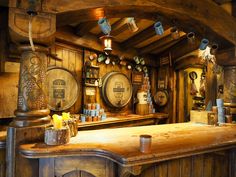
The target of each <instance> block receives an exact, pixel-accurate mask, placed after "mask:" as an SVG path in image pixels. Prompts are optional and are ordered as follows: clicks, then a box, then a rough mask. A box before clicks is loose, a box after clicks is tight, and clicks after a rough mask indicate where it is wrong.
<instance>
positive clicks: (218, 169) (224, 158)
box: [136, 150, 236, 177]
mask: <svg viewBox="0 0 236 177" xmlns="http://www.w3.org/2000/svg"><path fill="white" fill-rule="evenodd" d="M235 152H236V151H235V150H234V151H233V150H231V151H230V150H229V151H220V152H214V153H209V154H202V155H196V156H192V157H185V158H180V159H176V160H170V161H166V162H161V163H157V164H155V165H154V166H151V167H149V168H147V169H146V170H144V171H143V172H142V173H141V175H139V176H138V177H236V156H235V155H236V153H235ZM136 177H137V176H136Z"/></svg>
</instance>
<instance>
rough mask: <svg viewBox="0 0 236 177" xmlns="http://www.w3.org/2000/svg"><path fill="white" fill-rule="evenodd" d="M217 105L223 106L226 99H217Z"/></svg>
mask: <svg viewBox="0 0 236 177" xmlns="http://www.w3.org/2000/svg"><path fill="white" fill-rule="evenodd" d="M216 105H217V107H223V106H224V101H223V99H221V98H218V99H216Z"/></svg>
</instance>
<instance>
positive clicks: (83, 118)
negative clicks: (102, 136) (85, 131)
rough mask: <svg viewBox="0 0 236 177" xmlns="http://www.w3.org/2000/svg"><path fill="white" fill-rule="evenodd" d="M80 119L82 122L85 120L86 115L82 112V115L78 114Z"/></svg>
mask: <svg viewBox="0 0 236 177" xmlns="http://www.w3.org/2000/svg"><path fill="white" fill-rule="evenodd" d="M80 120H81V122H82V123H83V122H86V116H85V115H84V114H82V115H81V116H80Z"/></svg>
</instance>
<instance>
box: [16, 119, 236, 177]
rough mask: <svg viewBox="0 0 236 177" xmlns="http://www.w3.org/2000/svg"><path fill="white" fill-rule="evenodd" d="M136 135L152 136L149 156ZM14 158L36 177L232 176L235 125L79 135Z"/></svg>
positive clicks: (25, 148) (29, 147) (235, 170)
mask: <svg viewBox="0 0 236 177" xmlns="http://www.w3.org/2000/svg"><path fill="white" fill-rule="evenodd" d="M141 134H149V135H151V136H152V148H151V152H150V153H141V152H140V150H139V136H140V135H141ZM19 153H20V154H21V155H22V156H23V157H25V158H27V159H29V160H32V163H33V162H34V163H38V164H39V174H38V175H39V176H40V177H42V176H44V177H49V176H51V177H54V176H63V177H72V176H73V177H74V176H76V175H77V176H83V177H84V176H86V177H92V176H96V177H113V176H125V177H127V176H133V175H134V176H136V175H138V176H142V177H188V176H189V177H190V176H191V177H193V176H196V177H203V176H204V177H206V176H209V177H211V176H212V177H213V176H214V177H215V176H225V177H236V125H234V124H227V125H224V126H220V127H215V126H210V125H204V124H194V123H179V124H165V125H152V126H142V127H131V128H117V129H105V130H93V131H81V132H79V133H78V135H77V136H76V137H74V138H71V140H70V143H69V144H66V145H61V146H47V145H46V144H44V143H33V144H23V145H21V146H20V149H19ZM35 160H36V161H37V162H36V161H35ZM222 162H223V163H222ZM25 168H28V169H30V167H25Z"/></svg>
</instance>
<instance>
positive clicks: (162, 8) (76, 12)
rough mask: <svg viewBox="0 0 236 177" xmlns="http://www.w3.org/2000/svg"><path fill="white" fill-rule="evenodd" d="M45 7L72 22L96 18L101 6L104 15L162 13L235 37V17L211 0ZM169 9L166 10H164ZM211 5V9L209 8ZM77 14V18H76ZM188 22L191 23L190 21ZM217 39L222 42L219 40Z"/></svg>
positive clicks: (205, 32) (122, 0)
mask: <svg viewBox="0 0 236 177" xmlns="http://www.w3.org/2000/svg"><path fill="white" fill-rule="evenodd" d="M43 9H44V11H48V12H52V13H57V14H58V15H57V16H58V23H61V25H62V24H63V23H64V25H65V23H71V22H72V21H77V22H78V19H79V20H83V21H86V20H89V19H90V20H91V19H98V13H96V10H99V9H100V10H101V9H102V10H103V12H104V13H105V14H106V17H108V18H111V17H113V18H114V17H127V16H132V17H136V18H147V19H151V20H156V19H157V18H158V17H157V16H156V14H159V15H161V16H165V17H169V18H176V19H178V20H179V22H180V24H181V23H183V24H184V25H185V28H186V32H188V31H187V30H189V28H193V29H196V32H198V33H200V34H201V35H202V36H207V37H208V36H212V39H216V37H217V36H218V37H219V36H220V37H222V38H223V39H224V40H225V41H227V42H229V43H231V44H234V45H236V38H235V37H234V34H235V31H236V21H235V19H234V17H232V16H231V15H230V14H228V13H227V12H225V11H224V9H222V8H221V7H220V6H219V5H217V4H216V3H215V2H213V1H209V0H201V1H192V0H185V1H184V2H183V1H176V0H166V1H165V3H163V0H155V1H150V0H142V1H133V0H110V1H100V0H94V1H93V2H90V1H73V2H70V3H68V2H67V1H61V0H55V1H48V2H47V3H46V4H45V6H44V7H43ZM167 9H168V10H167ZM209 9H211V10H209ZM78 17H80V18H78ZM189 22H191V24H189ZM219 42H222V41H221V40H219Z"/></svg>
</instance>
